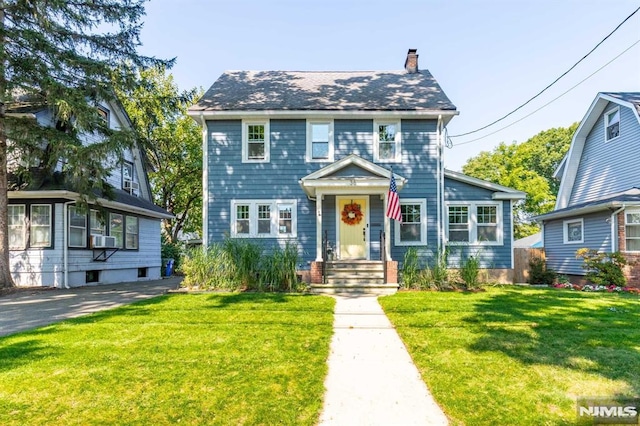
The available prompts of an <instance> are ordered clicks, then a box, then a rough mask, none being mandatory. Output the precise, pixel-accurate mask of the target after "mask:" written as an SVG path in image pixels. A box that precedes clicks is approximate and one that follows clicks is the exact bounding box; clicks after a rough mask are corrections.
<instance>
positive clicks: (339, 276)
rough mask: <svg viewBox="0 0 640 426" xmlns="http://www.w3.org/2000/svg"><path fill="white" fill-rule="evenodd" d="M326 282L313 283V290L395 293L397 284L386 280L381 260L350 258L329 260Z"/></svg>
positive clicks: (341, 292) (335, 292) (352, 292)
mask: <svg viewBox="0 0 640 426" xmlns="http://www.w3.org/2000/svg"><path fill="white" fill-rule="evenodd" d="M325 273H326V280H325V281H326V282H325V283H324V284H311V292H312V293H319V294H363V293H364V294H379V295H385V294H394V293H396V291H397V290H398V285H397V284H387V283H385V282H384V266H383V264H382V262H381V261H375V260H349V261H329V262H327V265H326V270H325Z"/></svg>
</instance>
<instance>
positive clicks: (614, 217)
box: [611, 204, 627, 253]
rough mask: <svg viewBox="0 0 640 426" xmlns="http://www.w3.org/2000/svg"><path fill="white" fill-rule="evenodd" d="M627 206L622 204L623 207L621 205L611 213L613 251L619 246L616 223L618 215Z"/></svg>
mask: <svg viewBox="0 0 640 426" xmlns="http://www.w3.org/2000/svg"><path fill="white" fill-rule="evenodd" d="M626 207H627V206H626V205H625V204H622V207H620V208H619V209H618V210H616V211H614V212H613V213H611V253H615V252H616V251H617V250H618V247H619V244H618V233H617V232H616V225H617V223H618V220H617V219H618V218H617V216H618V213H620V212H621V211H623V210H624V209H625V208H626Z"/></svg>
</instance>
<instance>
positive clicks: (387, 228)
mask: <svg viewBox="0 0 640 426" xmlns="http://www.w3.org/2000/svg"><path fill="white" fill-rule="evenodd" d="M388 198H389V192H388V191H387V192H385V193H384V204H383V205H382V214H384V253H385V258H386V259H387V260H393V259H391V219H389V217H388V216H387V203H388V202H389V199H388Z"/></svg>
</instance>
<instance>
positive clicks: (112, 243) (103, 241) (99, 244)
mask: <svg viewBox="0 0 640 426" xmlns="http://www.w3.org/2000/svg"><path fill="white" fill-rule="evenodd" d="M91 245H92V246H93V248H116V237H111V236H106V235H92V236H91Z"/></svg>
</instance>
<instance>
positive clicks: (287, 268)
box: [258, 241, 300, 291]
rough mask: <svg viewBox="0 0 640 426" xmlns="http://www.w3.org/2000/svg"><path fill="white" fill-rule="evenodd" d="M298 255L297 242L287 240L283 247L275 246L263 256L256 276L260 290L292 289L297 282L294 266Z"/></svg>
mask: <svg viewBox="0 0 640 426" xmlns="http://www.w3.org/2000/svg"><path fill="white" fill-rule="evenodd" d="M299 257H300V254H299V251H298V244H297V243H296V242H295V241H287V242H286V243H285V246H284V248H280V247H275V248H274V249H273V251H272V252H271V253H270V254H268V255H265V256H263V259H262V264H261V268H260V275H259V277H258V287H259V289H260V290H269V291H294V290H296V286H297V284H298V276H297V273H296V267H297V265H298V259H299Z"/></svg>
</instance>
